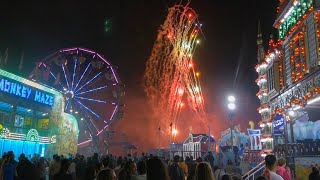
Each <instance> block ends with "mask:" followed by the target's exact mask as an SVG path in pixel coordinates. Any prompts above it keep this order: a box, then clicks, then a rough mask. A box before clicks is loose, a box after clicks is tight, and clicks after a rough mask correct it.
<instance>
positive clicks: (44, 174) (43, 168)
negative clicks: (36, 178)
mask: <svg viewBox="0 0 320 180" xmlns="http://www.w3.org/2000/svg"><path fill="white" fill-rule="evenodd" d="M37 164H38V169H39V173H40V180H45V179H46V177H47V171H46V168H47V167H48V163H47V161H46V159H45V158H44V157H41V158H40V159H39V162H38V163H37Z"/></svg>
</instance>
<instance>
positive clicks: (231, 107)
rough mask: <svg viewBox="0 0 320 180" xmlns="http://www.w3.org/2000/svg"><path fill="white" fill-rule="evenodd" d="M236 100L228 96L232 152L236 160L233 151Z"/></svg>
mask: <svg viewBox="0 0 320 180" xmlns="http://www.w3.org/2000/svg"><path fill="white" fill-rule="evenodd" d="M235 102H236V98H235V97H234V96H232V95H231V96H228V110H229V113H228V114H229V121H230V135H231V137H230V138H231V151H232V156H233V159H234V151H233V132H232V130H233V116H234V110H235V109H236V104H235Z"/></svg>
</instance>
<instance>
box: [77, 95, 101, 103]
mask: <svg viewBox="0 0 320 180" xmlns="http://www.w3.org/2000/svg"><path fill="white" fill-rule="evenodd" d="M75 98H77V99H83V100H88V101H94V102H100V103H105V104H106V103H107V102H106V101H101V100H97V99H90V98H85V97H80V96H75Z"/></svg>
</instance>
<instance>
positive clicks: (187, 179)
mask: <svg viewBox="0 0 320 180" xmlns="http://www.w3.org/2000/svg"><path fill="white" fill-rule="evenodd" d="M17 160H18V161H16V158H15V155H14V153H13V152H12V151H9V152H7V153H5V154H4V155H3V156H2V159H1V161H0V165H1V169H0V180H16V179H19V180H237V179H242V177H241V176H240V173H235V169H234V166H233V165H232V162H231V161H229V162H228V164H227V165H226V166H225V167H224V168H221V167H218V166H214V165H215V163H214V157H213V156H212V154H211V153H209V155H208V156H207V157H206V158H205V160H203V159H202V158H198V159H197V160H193V157H192V156H191V157H185V159H184V158H183V157H180V156H178V155H175V156H174V157H173V159H171V160H170V159H169V158H168V159H164V158H160V157H157V156H153V155H152V154H150V155H145V154H142V155H141V156H139V157H138V156H136V155H134V156H131V154H128V155H127V156H125V157H121V156H119V157H115V156H112V155H111V154H109V155H105V156H99V155H98V154H97V153H95V154H94V155H93V156H92V157H87V158H85V156H83V155H79V154H77V155H75V157H72V155H69V156H67V157H65V156H62V155H61V156H58V155H53V157H52V159H46V158H44V157H40V156H39V155H34V156H33V157H26V156H25V154H21V155H20V156H19V158H17ZM265 164H266V168H265V171H264V172H263V173H262V175H261V176H259V177H258V178H256V179H257V180H291V179H292V176H291V172H290V168H288V166H287V164H286V160H285V159H284V158H279V159H277V158H276V156H275V155H267V156H266V157H265ZM309 179H310V180H320V174H319V170H318V168H317V167H313V168H312V172H311V174H310V176H309Z"/></svg>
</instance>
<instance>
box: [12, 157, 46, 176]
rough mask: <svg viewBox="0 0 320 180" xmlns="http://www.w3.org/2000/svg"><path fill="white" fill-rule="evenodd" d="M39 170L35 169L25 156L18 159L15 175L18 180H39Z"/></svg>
mask: <svg viewBox="0 0 320 180" xmlns="http://www.w3.org/2000/svg"><path fill="white" fill-rule="evenodd" d="M37 169H38V170H37ZM41 173H42V172H41V169H40V168H39V167H38V168H36V167H35V165H34V164H32V163H31V162H30V161H29V160H28V159H27V158H26V157H25V156H23V155H22V156H21V155H20V157H19V162H18V164H17V175H18V177H19V180H28V179H33V180H36V179H40V178H41Z"/></svg>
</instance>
